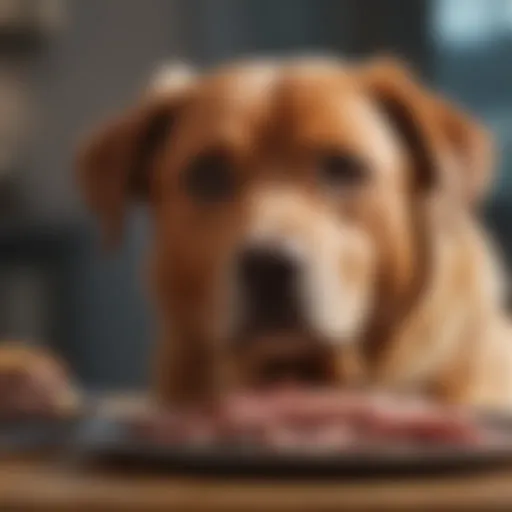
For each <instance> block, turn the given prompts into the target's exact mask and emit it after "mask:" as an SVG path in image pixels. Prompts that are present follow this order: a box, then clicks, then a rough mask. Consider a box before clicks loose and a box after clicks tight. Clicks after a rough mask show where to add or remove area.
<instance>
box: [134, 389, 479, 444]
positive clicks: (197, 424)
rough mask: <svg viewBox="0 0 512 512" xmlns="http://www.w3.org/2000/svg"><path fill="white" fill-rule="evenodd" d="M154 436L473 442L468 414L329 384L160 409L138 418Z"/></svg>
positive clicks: (281, 441) (162, 438)
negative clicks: (182, 409)
mask: <svg viewBox="0 0 512 512" xmlns="http://www.w3.org/2000/svg"><path fill="white" fill-rule="evenodd" d="M141 425H142V428H141V429H139V432H142V435H143V436H144V437H149V438H151V439H153V440H155V441H163V442H165V441H168V442H190V443H193V444H196V443H208V442H215V441H219V440H223V441H230V440H231V441H237V440H248V441H251V442H256V443H258V444H262V445H265V446H269V447H273V448H280V449H285V448H286V449H291V448H294V447H295V448H298V447H302V448H303V447H309V448H313V449H316V450H320V451H322V450H328V449H333V450H339V449H347V448H349V447H351V446H357V445H361V444H364V443H365V442H368V441H372V442H375V441H380V442H382V443H385V442H388V441H389V442H419V443H425V442H427V443H434V442H436V443H452V444H463V445H466V444H475V443H479V442H481V441H482V440H483V435H482V432H481V430H480V429H479V428H478V427H477V425H476V422H475V421H473V420H472V418H471V416H470V415H469V414H466V413H464V412H461V411H460V410H457V409H451V408H447V407H440V406H436V405H433V404H430V403H427V402H423V401H420V400H412V399H399V398H390V397H387V396H385V395H379V394H366V393H361V392H343V393H341V392H339V391H335V390H300V391H299V390H294V389H284V390H277V391H274V392H263V393H254V392H253V393H250V392H249V393H238V394H234V395H231V396H228V397H226V398H225V399H224V400H223V401H222V402H221V403H220V404H219V406H218V407H217V409H216V411H215V413H213V414H212V413H209V414H206V413H204V411H203V412H201V413H199V412H198V411H195V412H190V411H189V412H188V413H182V414H176V413H175V414H169V413H166V414H162V415H157V416H155V417H153V418H149V419H146V422H145V423H144V422H142V423H141Z"/></svg>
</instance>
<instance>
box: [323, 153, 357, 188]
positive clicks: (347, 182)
mask: <svg viewBox="0 0 512 512" xmlns="http://www.w3.org/2000/svg"><path fill="white" fill-rule="evenodd" d="M320 172H321V176H322V179H323V181H325V182H326V183H327V184H329V185H334V186H356V185H359V184H361V183H363V182H364V180H365V179H366V177H367V168H366V165H365V163H364V162H363V161H362V160H361V159H360V158H358V157H357V156H355V155H350V154H348V153H346V154H345V153H339V154H338V153H331V154H327V155H324V156H323V157H322V158H321V159H320Z"/></svg>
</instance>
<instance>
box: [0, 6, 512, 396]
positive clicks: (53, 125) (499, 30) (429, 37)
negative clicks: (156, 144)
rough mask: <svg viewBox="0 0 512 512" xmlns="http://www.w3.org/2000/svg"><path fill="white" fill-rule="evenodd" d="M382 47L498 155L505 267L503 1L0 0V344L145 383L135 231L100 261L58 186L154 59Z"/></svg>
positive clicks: (494, 209)
mask: <svg viewBox="0 0 512 512" xmlns="http://www.w3.org/2000/svg"><path fill="white" fill-rule="evenodd" d="M380 51H392V52H394V53H396V54H398V55H399V56H402V57H404V58H406V59H408V60H409V61H410V62H411V63H412V64H413V65H414V66H415V68H416V69H417V70H418V71H419V72H420V73H421V74H422V75H423V76H424V78H425V79H426V80H428V81H430V82H431V83H433V84H435V85H436V86H437V87H438V88H439V89H440V90H441V91H444V92H445V93H446V94H447V95H449V96H450V97H452V98H454V99H455V100H457V101H458V102H460V103H461V104H462V105H465V106H466V107H468V108H469V109H470V110H472V111H473V112H475V113H476V114H477V115H479V116H480V117H481V118H483V119H484V120H485V121H486V122H487V123H488V125H489V126H490V127H491V128H492V129H493V130H494V132H495V133H496V136H497V139H498V146H499V150H500V154H501V160H500V165H499V176H498V180H497V183H496V187H495V191H494V193H493V196H492V197H491V198H490V201H489V204H488V205H487V207H486V211H485V212H484V213H485V215H486V219H487V222H488V224H489V226H490V227H491V229H492V230H494V232H495V233H496V236H497V238H498V240H499V242H500V244H501V245H502V247H503V250H504V252H505V254H506V257H507V259H508V261H509V262H510V263H511V264H512V227H509V226H510V223H509V219H510V218H512V203H511V202H510V201H509V197H510V195H511V194H512V61H511V58H510V56H511V55H512V0H409V1H404V0H278V1H277V0H0V338H2V339H5V338H23V339H26V338H29V339H31V340H33V341H34V342H35V343H49V344H50V345H52V346H53V347H55V348H56V350H58V351H59V352H60V353H62V354H64V355H65V356H66V357H67V358H68V360H69V361H70V362H71V365H72V367H73V368H74V370H75V371H76V372H77V374H78V376H79V378H81V379H82V380H83V381H84V382H85V383H86V384H87V385H88V386H91V387H93V388H105V387H109V388H116V387H136V386H139V385H141V384H143V383H144V382H145V380H146V371H147V361H148V353H149V350H150V347H151V339H152V336H151V324H152V322H151V317H150V312H149V311H148V309H147V307H146V304H145V300H144V294H145V290H144V287H143V280H142V279H141V278H140V276H139V274H140V268H141V265H140V261H141V258H142V257H143V254H144V246H145V239H146V237H147V236H148V231H149V229H150V226H149V224H148V222H147V219H146V218H145V217H144V212H134V214H133V215H132V217H131V218H130V219H128V223H127V227H128V229H127V233H126V235H127V236H126V239H125V242H124V246H123V248H122V250H121V251H120V252H119V253H117V254H115V255H107V254H104V253H102V251H101V250H100V248H99V245H98V238H97V232H96V231H95V226H94V223H93V220H92V219H90V218H89V217H88V216H87V213H86V212H85V211H84V209H83V206H82V205H81V202H80V198H79V195H78V193H77V190H76V187H75V184H74V175H73V165H72V162H73V152H74V148H75V146H76V141H77V140H79V137H80V135H81V134H82V133H83V132H84V130H87V129H89V128H90V127H91V126H92V125H93V124H94V123H97V122H99V121H100V120H102V119H103V118H104V117H105V116H106V115H108V113H109V112H112V111H116V110H119V109H121V108H123V107H124V106H125V105H127V104H129V103H130V101H132V100H133V98H134V97H135V96H136V95H137V92H138V91H139V90H140V89H141V87H143V86H144V84H145V83H146V81H147V79H148V76H149V75H150V74H151V73H152V72H153V71H154V69H155V66H157V65H158V64H159V63H161V62H163V61H166V60H169V59H174V58H179V59H186V60H189V61H190V62H192V63H194V64H197V65H198V66H211V65H214V64H216V63H218V62H221V61H224V60H227V59H230V58H233V57H243V56H250V55H254V54H256V55H260V54H270V55H273V54H283V53H292V54H293V53H295V54H297V53H299V54H300V53H323V52H327V53H335V54H339V55H346V56H349V57H361V56H367V55H371V54H373V53H376V52H380Z"/></svg>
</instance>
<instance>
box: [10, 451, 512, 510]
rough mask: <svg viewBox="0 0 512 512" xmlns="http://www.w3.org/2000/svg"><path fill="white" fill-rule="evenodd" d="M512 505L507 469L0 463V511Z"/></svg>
mask: <svg viewBox="0 0 512 512" xmlns="http://www.w3.org/2000/svg"><path fill="white" fill-rule="evenodd" d="M441 507H442V508H444V509H446V508H449V509H450V510H453V509H457V510H482V511H487V510H490V509H493V510H494V509H496V508H498V507H501V508H502V509H503V510H512V469H511V470H507V471H503V470H502V471H495V472H492V473H486V474H479V475H473V476H468V475H466V476H460V475H459V476H452V477H446V476H445V477H439V478H436V479H428V480H427V479H425V480H421V479H415V480H412V479H407V480H396V481H395V480H392V481H390V480H387V481H377V482H369V481H366V482H363V481H359V482H355V481H352V482H338V483H336V482H330V483H328V482H325V483H319V482H300V483H299V482H287V483H283V482H281V483H277V482H272V481H262V480H257V481H248V480H243V481H236V480H234V479H229V480H222V479H205V478H202V479H201V478H190V477H171V476H165V475H161V474H160V475H149V474H134V473H126V472H125V473H123V472H122V471H117V472H112V471H111V472H105V471H102V472H99V471H98V470H91V469H85V468H83V467H80V466H76V465H69V464H65V463H63V462H62V460H60V461H59V459H58V458H55V457H54V456H51V454H50V455H49V454H46V455H41V454H40V455H36V454H31V455H29V456H27V455H25V456H23V457H22V456H17V457H14V456H11V457H9V458H6V457H4V459H3V460H1V461H0V511H2V512H4V511H7V510H34V511H49V512H59V511H72V512H79V511H82V510H84V511H88V512H93V511H96V510H102V511H116V512H117V511H123V510H140V511H142V512H147V511H152V510H170V511H179V512H181V511H184V512H186V511H193V512H196V511H197V512H198V511H201V510H214V511H230V512H231V511H232V512H250V511H264V512H272V511H294V512H296V511H306V510H308V511H315V512H316V511H319V510H384V509H386V510H393V511H394V510H411V509H414V510H434V509H438V508H441Z"/></svg>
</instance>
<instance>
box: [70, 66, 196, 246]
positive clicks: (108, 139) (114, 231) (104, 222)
mask: <svg viewBox="0 0 512 512" xmlns="http://www.w3.org/2000/svg"><path fill="white" fill-rule="evenodd" d="M192 84H193V80H192V74H191V73H189V72H188V71H186V70H184V69H182V68H179V69H177V68H169V69H165V70H162V71H161V72H159V73H158V75H157V76H156V79H155V80H154V81H153V83H152V84H151V87H150V89H149V91H148V93H147V94H146V95H145V96H144V98H143V99H142V100H141V101H140V102H139V105H137V106H135V107H134V108H132V109H131V110H129V111H127V112H125V113H123V114H121V115H119V116H118V117H116V118H114V119H111V120H110V121H109V122H107V123H106V124H105V125H104V126H103V127H101V128H99V129H97V130H96V131H94V132H93V133H92V136H90V137H89V138H88V139H86V140H85V141H84V143H83V145H82V147H81V148H80V149H79V151H78V156H77V170H78V178H79V185H80V187H81V189H82V192H83V195H84V198H85V201H86V203H87V205H88V206H89V208H90V209H91V210H92V211H93V212H94V213H95V214H96V215H97V216H98V217H99V220H100V223H101V228H102V233H103V241H104V243H105V244H106V245H107V246H108V247H112V246H116V245H118V243H119V242H120V239H121V237H122V232H123V224H124V216H125V212H126V209H127V207H128V205H129V203H130V202H132V201H137V200H145V199H146V198H147V196H148V193H149V182H150V176H149V175H150V171H151V167H152V166H153V165H154V162H155V155H156V153H157V152H158V150H159V149H160V147H161V146H162V143H163V142H164V141H165V140H166V138H167V137H168V136H169V133H170V130H171V128H172V126H173V122H174V121H175V120H176V117H177V116H178V115H179V113H180V112H181V110H182V108H183V106H184V104H185V102H186V98H187V97H188V94H187V93H188V92H190V90H191V88H192Z"/></svg>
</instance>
